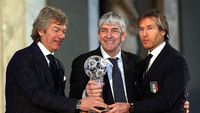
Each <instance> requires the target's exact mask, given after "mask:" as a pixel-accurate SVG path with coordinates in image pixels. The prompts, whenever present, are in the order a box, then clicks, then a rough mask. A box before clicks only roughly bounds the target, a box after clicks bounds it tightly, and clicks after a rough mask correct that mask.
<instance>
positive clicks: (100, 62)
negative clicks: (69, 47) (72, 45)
mask: <svg viewBox="0 0 200 113" xmlns="http://www.w3.org/2000/svg"><path fill="white" fill-rule="evenodd" d="M84 69H85V73H86V74H87V75H88V76H89V77H90V80H94V81H95V82H96V83H97V84H98V85H102V84H103V76H104V75H105V74H106V62H105V60H104V59H103V58H102V57H100V56H97V55H93V56H90V57H89V58H88V59H87V60H86V61H85V63H84ZM101 96H102V95H101ZM98 109H101V110H102V112H103V111H104V112H105V111H108V110H109V109H102V108H98Z"/></svg>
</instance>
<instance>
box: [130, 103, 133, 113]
mask: <svg viewBox="0 0 200 113" xmlns="http://www.w3.org/2000/svg"><path fill="white" fill-rule="evenodd" d="M129 112H130V113H133V112H134V104H133V103H130V108H129Z"/></svg>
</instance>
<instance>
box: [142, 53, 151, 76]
mask: <svg viewBox="0 0 200 113" xmlns="http://www.w3.org/2000/svg"><path fill="white" fill-rule="evenodd" d="M152 56H153V55H152V54H148V56H147V57H146V58H145V63H144V68H143V78H144V77H145V76H146V74H147V71H148V66H149V62H150V60H151V58H152Z"/></svg>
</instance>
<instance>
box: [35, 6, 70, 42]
mask: <svg viewBox="0 0 200 113" xmlns="http://www.w3.org/2000/svg"><path fill="white" fill-rule="evenodd" d="M52 21H55V22H58V23H59V24H66V26H67V24H68V20H67V17H66V16H65V13H64V12H63V11H61V10H60V9H57V8H55V7H51V6H46V7H44V8H43V9H41V11H40V12H39V14H38V16H37V18H36V19H35V21H34V23H33V29H32V34H31V37H32V39H33V41H35V42H38V41H40V35H39V33H38V31H39V30H45V29H47V27H48V26H49V25H50V23H51V22H52Z"/></svg>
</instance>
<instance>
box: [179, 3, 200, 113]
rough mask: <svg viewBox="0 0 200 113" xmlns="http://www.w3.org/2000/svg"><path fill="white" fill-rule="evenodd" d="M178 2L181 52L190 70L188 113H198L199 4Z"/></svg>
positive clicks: (199, 81)
mask: <svg viewBox="0 0 200 113" xmlns="http://www.w3.org/2000/svg"><path fill="white" fill-rule="evenodd" d="M179 1H180V11H181V12H180V19H181V23H180V31H181V33H180V34H181V36H180V37H181V40H182V43H181V44H182V47H181V48H182V52H183V54H184V55H185V57H186V60H187V62H188V65H189V68H190V82H189V87H188V90H189V101H190V112H191V113H199V102H200V98H199V95H200V85H199V83H200V68H199V67H200V59H199V58H200V52H199V50H200V46H199V43H200V38H199V26H200V24H199V20H200V14H199V10H200V7H199V4H200V1H197V0H189V1H188V0H179Z"/></svg>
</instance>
